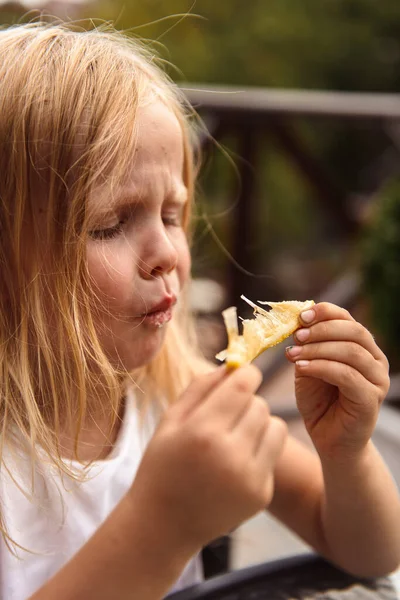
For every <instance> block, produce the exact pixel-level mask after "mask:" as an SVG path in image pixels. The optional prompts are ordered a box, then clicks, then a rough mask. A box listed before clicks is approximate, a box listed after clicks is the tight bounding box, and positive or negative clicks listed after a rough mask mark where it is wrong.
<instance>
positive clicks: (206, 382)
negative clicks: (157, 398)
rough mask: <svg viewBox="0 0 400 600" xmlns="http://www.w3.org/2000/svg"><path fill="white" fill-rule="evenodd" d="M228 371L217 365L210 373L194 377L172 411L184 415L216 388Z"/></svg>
mask: <svg viewBox="0 0 400 600" xmlns="http://www.w3.org/2000/svg"><path fill="white" fill-rule="evenodd" d="M227 376H228V372H227V370H226V367H225V366H222V367H218V368H216V369H215V370H214V371H212V372H211V373H207V374H206V375H202V376H200V377H196V379H195V380H194V381H192V383H190V385H189V386H188V387H187V388H186V390H185V391H184V392H183V394H182V395H181V396H180V398H179V400H178V401H177V403H176V404H175V405H174V411H176V412H177V413H179V415H180V416H182V417H186V416H187V415H188V414H189V413H191V412H192V411H193V410H194V409H195V408H196V406H197V405H198V404H199V403H201V402H202V401H203V400H204V398H205V397H206V396H207V395H208V394H210V392H211V391H212V390H213V389H214V388H216V387H217V386H218V385H219V384H220V383H221V382H222V381H223V380H224V379H225V378H226V377H227Z"/></svg>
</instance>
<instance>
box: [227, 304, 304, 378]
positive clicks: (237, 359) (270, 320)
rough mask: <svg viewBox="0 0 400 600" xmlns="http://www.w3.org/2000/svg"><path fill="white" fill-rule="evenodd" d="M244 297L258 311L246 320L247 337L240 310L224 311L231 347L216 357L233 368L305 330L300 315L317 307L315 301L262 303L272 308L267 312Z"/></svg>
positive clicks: (231, 308)
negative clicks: (239, 313)
mask: <svg viewBox="0 0 400 600" xmlns="http://www.w3.org/2000/svg"><path fill="white" fill-rule="evenodd" d="M241 298H242V299H243V300H244V301H245V302H247V304H250V306H251V307H252V308H253V309H254V317H255V318H254V319H244V320H242V323H243V334H242V335H240V334H239V328H238V321H237V310H236V307H235V306H231V307H229V308H227V309H226V310H224V311H223V312H222V316H223V318H224V323H225V327H226V331H227V334H228V347H227V348H226V350H222V352H219V353H218V354H217V355H216V357H215V358H217V359H218V360H221V361H225V362H226V365H227V366H228V367H229V368H233V369H234V368H237V367H240V366H241V365H244V364H246V363H249V362H251V361H252V360H254V359H255V358H256V357H257V356H258V355H259V354H261V352H264V350H266V349H267V348H271V347H272V346H276V344H279V343H280V342H282V341H283V340H285V339H286V338H287V337H289V336H290V335H292V333H293V332H294V331H296V329H298V328H299V327H301V323H300V320H299V316H300V313H302V312H303V311H304V310H307V309H309V308H310V307H311V306H313V304H315V303H314V300H306V301H305V302H297V301H287V302H261V301H260V304H264V305H265V304H266V305H268V306H270V307H271V310H269V311H267V310H264V309H263V308H261V307H259V306H257V305H256V304H254V302H252V301H251V300H249V299H248V298H246V297H245V296H241Z"/></svg>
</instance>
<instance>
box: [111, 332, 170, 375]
mask: <svg viewBox="0 0 400 600" xmlns="http://www.w3.org/2000/svg"><path fill="white" fill-rule="evenodd" d="M166 329H167V328H166V327H162V328H160V329H157V330H156V331H155V332H154V334H155V335H151V336H146V337H145V338H144V339H140V340H138V339H135V340H132V341H130V342H127V343H126V344H124V345H123V347H119V348H116V349H114V352H112V355H111V356H110V355H109V358H110V360H111V362H112V364H113V365H114V366H115V367H117V368H119V369H121V368H122V369H124V370H126V371H133V370H134V369H139V368H140V367H144V366H146V365H148V364H149V363H150V362H151V361H152V360H153V359H154V358H155V357H156V356H157V354H158V353H159V352H160V350H161V348H162V346H163V342H164V338H165V334H166Z"/></svg>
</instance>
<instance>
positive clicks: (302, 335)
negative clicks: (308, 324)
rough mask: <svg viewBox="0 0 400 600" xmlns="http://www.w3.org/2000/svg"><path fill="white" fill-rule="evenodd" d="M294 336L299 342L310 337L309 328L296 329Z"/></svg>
mask: <svg viewBox="0 0 400 600" xmlns="http://www.w3.org/2000/svg"><path fill="white" fill-rule="evenodd" d="M295 337H296V339H297V340H299V342H305V341H306V340H308V338H309V337H310V330H309V329H298V330H297V331H296V333H295Z"/></svg>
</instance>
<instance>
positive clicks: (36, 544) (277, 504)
mask: <svg viewBox="0 0 400 600" xmlns="http://www.w3.org/2000/svg"><path fill="white" fill-rule="evenodd" d="M191 129H192V128H191V126H190V111H189V109H188V107H187V105H186V104H185V101H184V99H183V98H182V97H181V95H180V93H179V92H178V90H177V89H176V87H175V86H174V85H173V84H172V83H171V82H170V81H169V80H168V79H167V77H166V76H165V75H163V74H162V72H161V70H159V68H158V67H157V66H156V64H155V57H154V56H153V55H152V54H151V52H150V51H149V50H144V49H143V48H141V47H139V45H138V44H137V43H136V42H133V41H132V40H128V39H125V37H123V36H122V35H121V34H117V33H115V32H111V31H109V30H107V31H106V30H104V31H99V30H97V31H96V30H95V31H91V32H80V31H76V30H73V29H72V28H68V27H67V26H61V25H48V24H47V25H46V24H39V23H36V24H30V25H20V26H16V27H12V28H9V29H4V30H3V31H1V32H0V140H1V146H0V199H1V203H0V260H1V278H0V281H1V288H0V336H1V337H0V341H1V343H0V348H1V380H0V394H1V404H0V407H1V408H0V410H1V419H2V421H1V422H2V435H1V467H2V468H1V479H0V498H1V507H0V509H1V525H2V533H3V536H2V545H1V549H0V565H1V576H0V579H1V598H3V599H4V600H11V599H16V600H22V599H25V598H28V597H29V598H32V599H35V600H48V599H54V598H58V600H67V599H74V600H83V599H85V600H87V599H89V598H96V600H106V599H107V600H109V599H111V598H112V599H114V598H118V600H125V599H126V600H127V599H128V598H129V599H132V598H136V599H141V600H153V599H154V600H155V599H160V598H162V597H164V596H165V595H166V594H167V593H168V592H169V591H171V590H173V589H175V590H176V589H179V588H180V587H184V586H186V585H190V584H192V583H194V582H196V581H198V580H199V579H200V577H201V569H200V561H199V551H200V550H201V548H202V547H203V546H204V545H206V544H207V543H208V542H210V541H211V540H213V539H215V538H217V537H218V536H220V535H222V534H225V533H227V532H229V531H231V530H232V529H234V528H235V527H236V526H237V525H239V524H240V523H241V522H242V521H244V520H245V519H247V518H249V517H250V516H252V515H254V514H255V513H256V512H258V511H260V510H262V509H264V508H265V507H267V508H268V509H269V510H270V511H271V512H272V513H273V514H274V515H276V516H277V517H278V518H280V519H281V520H282V521H283V522H284V523H286V524H287V525H288V526H289V527H291V528H292V529H293V530H294V531H295V532H296V533H297V534H299V535H300V536H301V537H302V538H303V539H304V540H305V541H306V542H307V543H309V544H310V545H312V546H313V547H314V548H316V550H317V551H318V552H320V553H322V554H323V555H324V556H326V557H327V558H328V559H330V560H332V561H333V562H335V563H336V564H338V565H340V566H341V567H342V568H344V569H346V570H348V571H350V572H352V573H355V574H358V575H366V576H374V575H379V574H383V573H388V572H390V571H392V570H393V569H395V568H396V567H397V565H398V563H399V562H400V518H399V517H400V511H399V508H400V504H399V499H398V495H397V491H396V488H395V485H394V484H393V481H392V479H391V476H390V474H389V473H388V471H387V469H386V467H385V465H384V464H383V462H382V460H381V458H380V456H379V455H378V453H377V451H376V449H375V448H374V446H373V444H372V442H371V440H370V437H371V434H372V431H373V429H374V425H375V422H376V419H377V414H378V410H379V405H380V403H381V402H382V400H383V399H384V397H385V394H386V392H387V390H388V385H389V382H388V365H387V361H386V359H385V357H384V355H383V354H382V352H381V350H380V349H379V348H378V347H377V346H376V344H375V342H374V340H373V338H372V336H371V334H370V333H369V332H368V331H367V330H366V329H365V328H364V327H362V326H361V325H360V324H358V323H356V321H355V320H354V319H353V318H352V317H351V316H350V315H349V314H348V313H347V312H346V311H344V310H343V309H341V308H338V307H337V306H334V305H331V304H327V303H323V304H319V305H316V306H315V308H314V309H313V310H310V311H307V312H306V313H305V314H303V322H304V325H305V327H304V328H302V329H301V330H299V331H298V333H297V335H296V344H297V345H296V346H294V347H292V348H291V349H289V350H288V359H289V360H290V361H292V362H295V363H296V366H295V377H296V394H297V402H298V406H299V410H300V413H301V415H302V417H303V419H304V421H305V424H306V426H307V429H308V432H309V434H310V436H311V438H312V441H313V443H314V445H315V448H316V450H317V452H316V453H315V454H312V453H310V452H309V451H308V450H306V449H305V448H303V447H302V446H301V445H300V444H299V443H297V442H296V441H295V440H293V439H291V438H290V437H289V436H287V431H286V428H285V425H284V423H283V422H282V421H280V420H279V419H277V418H274V417H272V416H270V414H269V412H268V408H267V405H266V403H265V401H264V400H263V399H261V398H259V397H257V395H256V391H257V388H258V386H259V384H260V381H261V377H260V373H259V371H258V370H257V369H256V368H255V367H253V366H247V367H243V368H241V369H238V370H237V371H235V372H233V373H226V371H225V369H224V368H223V367H222V368H218V369H214V368H212V367H211V368H210V367H209V366H208V365H206V363H205V362H204V361H203V362H202V361H201V359H200V357H199V355H198V353H197V352H196V350H195V345H194V342H193V340H192V337H191V334H190V322H189V320H188V318H187V302H186V290H187V286H188V282H189V271H190V258H189V250H188V227H189V217H190V210H191V203H192V200H193V189H194V171H195V169H194V161H193V153H192V144H193V134H192V131H191ZM266 543H268V540H266Z"/></svg>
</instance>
